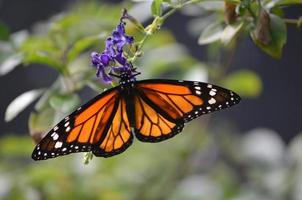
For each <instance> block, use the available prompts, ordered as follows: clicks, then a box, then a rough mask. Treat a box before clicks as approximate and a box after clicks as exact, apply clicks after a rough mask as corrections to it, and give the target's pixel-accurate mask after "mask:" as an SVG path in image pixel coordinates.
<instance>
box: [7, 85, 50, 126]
mask: <svg viewBox="0 0 302 200" xmlns="http://www.w3.org/2000/svg"><path fill="white" fill-rule="evenodd" d="M43 91H44V89H35V90H30V91H27V92H25V93H23V94H21V95H20V96H18V97H17V98H16V99H14V100H13V101H12V102H11V103H10V104H9V105H8V107H7V109H6V112H5V121H6V122H8V121H11V120H12V119H14V118H15V117H16V116H17V115H18V114H19V113H20V112H21V111H23V110H24V109H25V108H26V107H27V106H29V105H30V104H31V103H32V102H33V101H34V100H36V99H37V98H38V97H39V96H40V95H41V94H42V92H43Z"/></svg>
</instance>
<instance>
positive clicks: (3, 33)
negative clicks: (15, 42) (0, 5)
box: [0, 21, 10, 41]
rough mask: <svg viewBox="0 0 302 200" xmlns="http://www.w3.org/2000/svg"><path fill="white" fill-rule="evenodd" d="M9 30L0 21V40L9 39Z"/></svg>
mask: <svg viewBox="0 0 302 200" xmlns="http://www.w3.org/2000/svg"><path fill="white" fill-rule="evenodd" d="M9 34H10V31H9V29H8V27H7V26H6V25H5V24H4V23H3V22H1V21H0V40H6V41H7V40H9Z"/></svg>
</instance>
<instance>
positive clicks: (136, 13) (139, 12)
mask: <svg viewBox="0 0 302 200" xmlns="http://www.w3.org/2000/svg"><path fill="white" fill-rule="evenodd" d="M151 3H152V1H140V2H139V3H136V4H135V5H134V6H132V7H131V9H130V10H129V14H130V15H131V16H133V17H134V18H135V19H139V21H140V22H141V23H143V22H146V21H147V20H148V19H150V18H151V17H152V13H151V9H150V6H151Z"/></svg>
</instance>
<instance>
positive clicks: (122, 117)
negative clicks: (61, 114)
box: [32, 73, 240, 160]
mask: <svg viewBox="0 0 302 200" xmlns="http://www.w3.org/2000/svg"><path fill="white" fill-rule="evenodd" d="M136 75H138V73H137V74H134V75H133V74H131V73H121V75H120V76H119V78H120V84H119V85H118V86H116V87H114V88H112V89H109V90H107V91H105V92H103V93H102V94H100V95H98V96H96V97H95V98H93V99H92V100H90V101H89V102H88V103H86V104H85V105H83V106H81V107H80V108H78V109H77V110H76V111H74V112H73V113H71V114H70V115H69V116H67V117H66V118H64V119H63V120H62V121H61V122H59V123H58V124H57V125H56V126H55V127H54V128H53V129H52V130H50V131H49V133H47V134H46V136H45V137H44V138H43V139H42V140H41V141H40V143H39V144H38V145H37V146H36V148H35V149H34V151H33V154H32V158H33V159H34V160H45V159H48V158H54V157H57V156H61V155H66V154H70V153H75V152H87V151H92V153H93V154H94V155H96V156H101V157H110V156H113V155H116V154H119V153H121V152H123V151H125V150H126V149H127V148H128V147H129V146H130V145H131V143H132V141H133V138H134V135H135V136H136V138H137V139H139V140H140V141H143V142H160V141H163V140H166V139H168V138H171V137H173V136H175V135H176V134H178V133H179V132H181V131H182V130H183V127H184V124H185V123H186V122H189V121H191V120H193V119H194V118H196V117H199V116H201V115H203V114H207V113H210V112H214V111H217V110H221V109H224V108H227V107H230V106H232V105H235V104H237V103H239V101H240V97H239V96H238V95H237V94H236V93H234V92H232V91H230V90H227V89H224V88H221V87H218V86H215V85H211V84H208V83H202V82H194V81H176V80H162V79H151V80H142V81H136V80H135V76H136Z"/></svg>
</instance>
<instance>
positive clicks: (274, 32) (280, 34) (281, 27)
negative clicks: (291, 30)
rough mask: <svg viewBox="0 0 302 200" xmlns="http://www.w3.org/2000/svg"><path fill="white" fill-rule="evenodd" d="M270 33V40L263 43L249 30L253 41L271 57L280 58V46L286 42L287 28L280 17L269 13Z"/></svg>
mask: <svg viewBox="0 0 302 200" xmlns="http://www.w3.org/2000/svg"><path fill="white" fill-rule="evenodd" d="M269 28H270V29H269V30H270V34H271V41H270V42H269V43H268V44H267V45H265V44H263V43H262V42H261V41H259V40H258V39H257V38H256V36H255V33H254V32H251V37H252V39H253V41H254V43H255V44H256V45H257V46H258V47H259V48H260V49H261V50H263V51H264V52H265V53H267V54H268V55H270V56H272V57H273V58H276V59H280V58H281V56H282V48H283V46H284V45H285V43H286V39H287V29H286V24H285V22H284V21H283V19H282V18H280V17H278V16H277V15H274V14H270V27H269Z"/></svg>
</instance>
